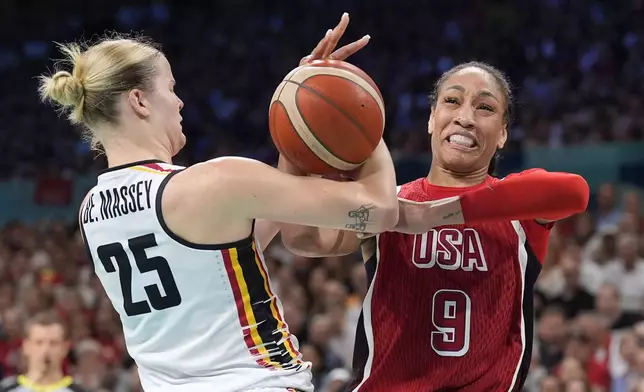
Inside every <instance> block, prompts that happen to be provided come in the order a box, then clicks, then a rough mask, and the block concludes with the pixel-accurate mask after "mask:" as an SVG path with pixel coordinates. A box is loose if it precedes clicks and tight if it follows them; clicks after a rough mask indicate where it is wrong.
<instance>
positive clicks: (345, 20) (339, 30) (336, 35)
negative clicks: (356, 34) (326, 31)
mask: <svg viewBox="0 0 644 392" xmlns="http://www.w3.org/2000/svg"><path fill="white" fill-rule="evenodd" d="M348 25H349V14H348V13H346V12H345V13H344V14H342V17H341V18H340V22H339V23H338V25H337V26H335V28H334V29H333V31H332V32H331V35H330V36H329V43H328V45H327V46H326V47H325V51H324V53H323V54H322V58H323V59H324V58H327V57H329V55H330V54H331V52H333V51H334V50H335V47H336V46H338V42H340V38H342V35H344V32H345V31H347V26H348Z"/></svg>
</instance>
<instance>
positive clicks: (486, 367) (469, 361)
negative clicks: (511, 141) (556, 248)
mask: <svg viewBox="0 0 644 392" xmlns="http://www.w3.org/2000/svg"><path fill="white" fill-rule="evenodd" d="M511 101H512V96H511V89H510V84H509V82H508V80H507V79H506V77H505V76H504V75H503V74H502V73H501V72H500V71H499V70H497V69H496V68H494V67H492V66H490V65H487V64H484V63H479V62H470V63H464V64H461V65H458V66H456V67H454V68H452V69H451V70H449V71H447V72H446V73H445V74H443V75H442V77H441V78H440V79H439V80H438V82H437V83H436V86H435V90H434V93H433V94H432V102H431V115H430V118H429V124H428V131H429V134H430V135H431V149H432V166H431V170H430V172H429V174H428V175H427V177H425V178H420V179H418V180H416V181H413V182H410V183H408V184H405V185H403V186H402V187H400V189H399V193H398V196H399V201H400V221H399V223H398V226H397V227H396V228H395V229H394V231H395V232H394V231H391V232H385V233H381V234H378V235H377V236H376V237H375V238H373V239H370V240H368V241H367V242H365V243H363V245H362V246H363V255H364V256H365V261H366V264H365V265H366V268H367V274H368V278H369V282H370V286H369V291H368V293H367V295H366V298H365V301H364V307H363V312H362V315H361V317H360V320H359V327H358V332H357V339H356V346H355V352H354V363H353V367H354V370H355V380H354V382H353V383H352V386H351V388H350V390H353V391H361V392H376V391H387V392H416V391H418V392H421V391H423V392H424V391H472V392H482V391H495V392H496V391H515V390H520V389H521V386H522V385H523V383H524V381H525V377H526V375H527V373H528V368H529V364H530V358H531V350H532V326H533V322H532V315H533V309H532V290H533V286H534V283H535V281H536V279H537V276H538V274H539V272H540V270H541V262H542V261H543V260H544V256H545V253H546V247H547V242H548V235H549V232H550V229H551V227H552V225H553V222H554V221H556V220H559V219H563V218H565V217H568V216H570V215H572V214H574V213H577V212H580V211H583V210H584V209H585V208H586V206H587V203H588V196H589V189H588V185H587V184H586V181H585V180H584V179H583V178H581V177H580V176H577V175H574V174H568V173H550V172H546V171H544V170H541V169H532V170H527V171H524V172H521V173H519V174H514V175H510V176H508V177H505V178H503V179H499V178H495V177H493V176H491V174H492V172H493V166H492V165H493V164H494V159H495V156H496V154H497V151H498V150H500V149H502V148H503V147H504V145H505V142H506V140H507V135H508V129H507V127H508V124H509V120H510V115H509V114H510V112H509V108H510V106H511ZM282 165H283V167H284V168H285V170H287V171H289V172H291V173H293V174H297V169H296V168H294V167H292V166H291V167H289V165H288V162H282ZM299 174H302V173H299ZM282 239H283V241H284V243H285V245H286V246H287V247H289V248H290V249H291V250H292V251H294V252H295V253H298V254H301V255H308V256H324V255H340V254H347V253H351V252H353V251H355V250H357V249H358V247H359V245H360V243H361V242H360V240H359V239H358V238H357V237H356V235H354V234H351V233H348V232H343V231H337V230H324V229H316V228H306V227H302V226H295V225H282Z"/></svg>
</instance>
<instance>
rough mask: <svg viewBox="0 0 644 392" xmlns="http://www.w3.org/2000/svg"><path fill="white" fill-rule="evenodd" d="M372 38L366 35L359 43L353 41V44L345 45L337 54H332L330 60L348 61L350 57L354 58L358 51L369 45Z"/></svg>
mask: <svg viewBox="0 0 644 392" xmlns="http://www.w3.org/2000/svg"><path fill="white" fill-rule="evenodd" d="M370 39H371V37H370V36H369V35H365V36H364V37H362V38H360V39H359V40H357V41H353V42H352V43H350V44H348V45H344V46H343V47H341V48H340V49H338V50H336V51H335V52H333V53H331V55H330V56H329V58H331V59H334V60H346V59H347V58H348V57H350V56H352V55H353V54H355V53H356V52H357V51H359V50H360V49H362V48H364V47H365V46H367V44H368V43H369V40H370Z"/></svg>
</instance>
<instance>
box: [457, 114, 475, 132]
mask: <svg viewBox="0 0 644 392" xmlns="http://www.w3.org/2000/svg"><path fill="white" fill-rule="evenodd" d="M454 123H455V124H456V125H458V126H460V127H462V128H465V129H468V130H471V129H473V128H474V125H475V124H476V123H475V122H474V119H473V118H472V117H470V116H457V117H454Z"/></svg>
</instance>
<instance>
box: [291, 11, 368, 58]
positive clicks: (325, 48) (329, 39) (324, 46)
mask: <svg viewBox="0 0 644 392" xmlns="http://www.w3.org/2000/svg"><path fill="white" fill-rule="evenodd" d="M348 25H349V14H347V13H346V12H345V13H344V14H342V18H340V22H339V23H338V25H337V26H335V28H334V29H333V30H331V29H329V30H327V32H326V34H325V35H324V38H322V39H321V40H320V42H318V44H317V46H316V47H315V48H314V49H313V51H312V52H311V54H310V55H308V56H305V57H303V58H302V60H300V66H302V65H305V64H308V63H310V62H312V61H314V60H325V59H331V60H342V61H344V60H346V59H347V58H348V57H349V56H351V55H353V54H354V53H356V52H357V51H359V50H360V49H362V48H364V47H365V46H367V44H368V43H369V40H370V39H371V37H370V36H369V35H365V36H364V37H362V38H360V39H359V40H357V41H353V42H351V43H350V44H347V45H344V46H343V47H341V48H340V49H338V50H335V47H336V46H338V42H340V38H342V35H344V32H345V31H346V30H347V26H348ZM334 50H335V51H334Z"/></svg>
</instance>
